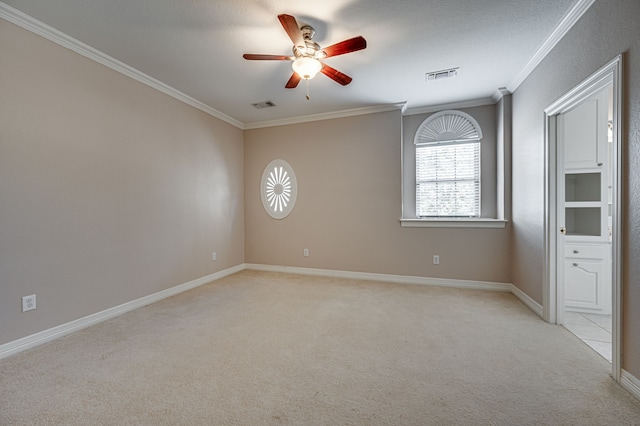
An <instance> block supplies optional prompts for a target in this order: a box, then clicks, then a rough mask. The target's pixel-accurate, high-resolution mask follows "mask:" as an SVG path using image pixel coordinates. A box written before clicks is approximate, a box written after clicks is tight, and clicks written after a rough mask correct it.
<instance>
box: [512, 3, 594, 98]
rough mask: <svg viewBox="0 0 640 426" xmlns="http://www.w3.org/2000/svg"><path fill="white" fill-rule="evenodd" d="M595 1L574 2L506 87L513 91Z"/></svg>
mask: <svg viewBox="0 0 640 426" xmlns="http://www.w3.org/2000/svg"><path fill="white" fill-rule="evenodd" d="M593 3H595V0H578V1H577V2H576V4H575V5H574V6H573V7H572V8H571V10H569V12H567V14H566V15H565V16H564V18H562V21H560V23H559V24H558V25H557V26H556V28H555V29H554V30H553V31H552V32H551V34H550V35H549V37H547V39H546V40H545V42H544V43H542V46H540V48H539V49H538V51H537V52H536V53H535V54H534V55H533V57H532V58H531V59H529V62H528V63H527V65H525V67H524V68H523V69H522V71H520V73H519V74H518V75H517V76H516V78H515V79H514V80H513V81H512V82H511V84H509V85H508V86H507V89H508V90H509V91H510V92H511V93H513V92H514V91H515V90H516V89H517V88H518V87H519V86H520V85H521V84H522V82H523V81H524V80H525V79H526V78H527V77H528V76H529V74H531V73H532V72H533V70H534V69H536V67H537V66H538V65H540V63H541V62H542V60H543V59H544V58H545V57H546V56H547V55H548V54H549V52H551V50H552V49H553V48H554V47H555V45H556V44H558V42H559V41H560V40H562V38H563V37H564V36H565V35H567V33H568V32H569V30H570V29H571V28H572V27H573V26H574V25H575V23H576V22H578V20H579V19H580V18H581V17H582V15H584V14H585V12H586V11H587V10H588V9H589V8H590V7H591V5H593Z"/></svg>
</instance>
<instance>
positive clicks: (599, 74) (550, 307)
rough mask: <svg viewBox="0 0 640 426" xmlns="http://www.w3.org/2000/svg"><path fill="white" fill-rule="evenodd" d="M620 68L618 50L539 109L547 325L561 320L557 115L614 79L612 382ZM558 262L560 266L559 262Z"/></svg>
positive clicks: (616, 354)
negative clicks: (541, 120)
mask: <svg viewBox="0 0 640 426" xmlns="http://www.w3.org/2000/svg"><path fill="white" fill-rule="evenodd" d="M622 69H623V56H622V55H618V56H616V57H615V58H613V59H612V60H611V61H609V63H607V64H606V65H604V66H603V67H602V68H600V69H599V70H598V71H596V72H595V73H593V74H592V75H591V76H589V77H588V78H586V79H585V80H584V81H582V82H581V83H580V84H578V85H577V86H576V87H574V88H573V89H571V90H569V91H568V92H567V93H566V94H564V95H562V96H561V97H560V98H559V99H558V100H556V101H555V102H553V103H552V104H551V105H549V106H548V107H547V108H545V110H544V112H545V114H544V123H545V133H544V138H545V144H544V151H545V171H544V176H545V188H544V190H545V191H544V255H545V257H544V269H545V270H544V283H543V290H542V293H543V295H542V297H543V307H544V317H543V318H544V319H545V321H549V322H550V323H552V324H557V323H558V322H559V321H561V320H562V313H563V312H562V307H561V305H560V304H559V300H561V298H560V296H561V294H560V292H559V291H558V283H557V276H556V275H557V272H558V268H559V266H558V261H557V255H558V254H557V249H556V248H557V244H558V240H557V235H558V229H557V226H558V225H557V221H556V215H557V214H556V212H557V202H556V197H557V194H556V192H557V191H556V186H557V180H556V174H557V168H558V166H557V163H558V158H557V153H556V151H557V147H556V145H557V141H556V138H555V125H556V124H555V123H556V116H557V115H558V114H561V113H563V112H565V111H566V110H568V109H570V108H572V107H574V106H575V105H576V103H579V102H581V101H582V100H584V99H585V98H586V97H588V96H590V95H591V94H593V93H594V92H596V91H598V90H599V89H601V88H603V87H604V86H605V85H606V84H608V83H611V82H612V84H613V88H614V90H613V97H614V100H613V105H614V107H613V114H614V115H613V122H614V128H615V129H616V132H615V133H614V135H613V138H614V139H613V150H614V152H613V154H614V155H613V158H612V161H613V163H614V164H613V170H612V173H613V191H612V192H613V203H612V207H613V238H614V244H613V245H612V258H611V259H612V262H611V264H612V268H611V272H612V274H611V280H612V282H611V285H612V318H613V324H612V325H613V327H612V340H613V342H612V363H611V370H612V374H611V375H612V377H613V379H614V380H615V381H616V382H620V380H621V370H622V369H621V359H620V357H621V341H622V339H621V333H622V329H621V327H622V325H621V318H622V289H621V287H622V261H623V255H622V239H621V236H622V235H623V229H622V226H623V221H622V210H623V209H622V207H623V205H622V202H623V197H622V194H623V193H624V188H623V178H622V177H623V176H624V171H623V167H624V161H623V160H624V156H623V149H624V144H623V143H622V105H623V103H622V93H623V90H622ZM560 267H561V266H560Z"/></svg>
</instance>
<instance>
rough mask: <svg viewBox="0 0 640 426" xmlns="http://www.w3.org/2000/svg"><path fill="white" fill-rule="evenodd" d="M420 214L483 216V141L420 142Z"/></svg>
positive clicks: (418, 183) (434, 215)
mask: <svg viewBox="0 0 640 426" xmlns="http://www.w3.org/2000/svg"><path fill="white" fill-rule="evenodd" d="M416 215H417V216H418V217H438V216H444V217H480V141H479V140H471V141H469V140H466V141H463V142H459V141H451V142H441V143H429V144H422V145H416Z"/></svg>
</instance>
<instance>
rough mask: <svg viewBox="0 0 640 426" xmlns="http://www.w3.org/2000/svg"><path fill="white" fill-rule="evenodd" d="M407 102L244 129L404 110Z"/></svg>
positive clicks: (294, 118)
mask: <svg viewBox="0 0 640 426" xmlns="http://www.w3.org/2000/svg"><path fill="white" fill-rule="evenodd" d="M405 104H406V102H398V103H395V104H387V105H377V106H372V107H365V108H354V109H347V110H342V111H334V112H326V113H322V114H312V115H303V116H300V117H292V118H283V119H281V120H269V121H258V122H255V123H248V124H245V125H244V127H243V129H245V130H249V129H261V128H264V127H275V126H287V125H290V124H300V123H308V122H310V121H322V120H331V119H334V118H345V117H353V116H355V115H365V114H375V113H377V112H387V111H395V110H402V109H403V108H404V107H405Z"/></svg>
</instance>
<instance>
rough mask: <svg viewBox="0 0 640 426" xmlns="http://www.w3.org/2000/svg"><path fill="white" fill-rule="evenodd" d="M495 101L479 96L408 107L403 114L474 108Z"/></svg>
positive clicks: (494, 101) (492, 103) (491, 103)
mask: <svg viewBox="0 0 640 426" xmlns="http://www.w3.org/2000/svg"><path fill="white" fill-rule="evenodd" d="M496 102H497V101H496V100H494V99H493V98H481V99H472V100H470V101H463V102H452V103H448V104H440V105H429V106H425V107H419V108H408V109H406V110H405V111H404V114H403V115H417V114H426V113H430V112H436V111H442V110H446V109H462V108H474V107H479V106H486V105H494V104H495V103H496Z"/></svg>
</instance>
